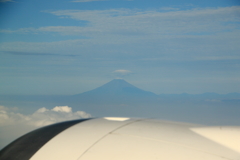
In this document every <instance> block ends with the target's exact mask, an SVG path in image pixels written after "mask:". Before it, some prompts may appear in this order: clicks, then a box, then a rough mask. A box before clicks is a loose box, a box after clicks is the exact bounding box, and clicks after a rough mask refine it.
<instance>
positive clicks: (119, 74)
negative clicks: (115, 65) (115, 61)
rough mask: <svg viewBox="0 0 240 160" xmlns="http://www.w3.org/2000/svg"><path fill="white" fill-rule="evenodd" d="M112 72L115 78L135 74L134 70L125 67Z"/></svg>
mask: <svg viewBox="0 0 240 160" xmlns="http://www.w3.org/2000/svg"><path fill="white" fill-rule="evenodd" d="M112 74H113V75H114V78H124V77H126V76H129V75H131V74H133V72H132V71H129V70H125V69H119V70H115V71H113V72H112Z"/></svg>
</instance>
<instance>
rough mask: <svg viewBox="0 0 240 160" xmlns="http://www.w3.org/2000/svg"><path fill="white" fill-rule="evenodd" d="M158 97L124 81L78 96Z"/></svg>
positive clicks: (119, 80)
mask: <svg viewBox="0 0 240 160" xmlns="http://www.w3.org/2000/svg"><path fill="white" fill-rule="evenodd" d="M82 95H88V96H110V97H112V96H141V97H142V96H148V97H150V96H157V95H156V94H154V93H152V92H148V91H144V90H142V89H139V88H137V87H135V86H133V85H132V84H130V83H128V82H126V81H125V80H123V79H114V80H112V81H110V82H108V83H106V84H104V85H103V86H101V87H98V88H96V89H94V90H91V91H88V92H84V93H82V94H78V95H77V96H82Z"/></svg>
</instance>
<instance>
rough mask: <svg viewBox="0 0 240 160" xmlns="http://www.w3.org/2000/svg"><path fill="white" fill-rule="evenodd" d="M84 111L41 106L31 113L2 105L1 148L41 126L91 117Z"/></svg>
mask: <svg viewBox="0 0 240 160" xmlns="http://www.w3.org/2000/svg"><path fill="white" fill-rule="evenodd" d="M89 117H91V115H90V114H88V113H86V112H83V111H76V112H73V111H72V108H71V107H68V106H56V107H54V108H52V109H47V108H40V109H38V110H37V111H36V112H34V113H33V114H31V115H24V114H21V113H17V108H7V107H4V106H0V142H1V143H0V149H1V148H3V147H4V146H6V145H7V144H9V143H10V142H11V141H13V140H14V139H16V138H18V137H20V136H22V135H23V134H26V133H28V132H30V131H31V130H34V129H36V128H39V127H43V126H46V125H50V124H53V123H57V122H61V121H68V120H73V119H81V118H89Z"/></svg>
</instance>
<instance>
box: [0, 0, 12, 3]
mask: <svg viewBox="0 0 240 160" xmlns="http://www.w3.org/2000/svg"><path fill="white" fill-rule="evenodd" d="M5 2H14V1H13V0H0V3H5Z"/></svg>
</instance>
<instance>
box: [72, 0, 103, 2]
mask: <svg viewBox="0 0 240 160" xmlns="http://www.w3.org/2000/svg"><path fill="white" fill-rule="evenodd" d="M93 1H107V0H75V1H72V2H93Z"/></svg>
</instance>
